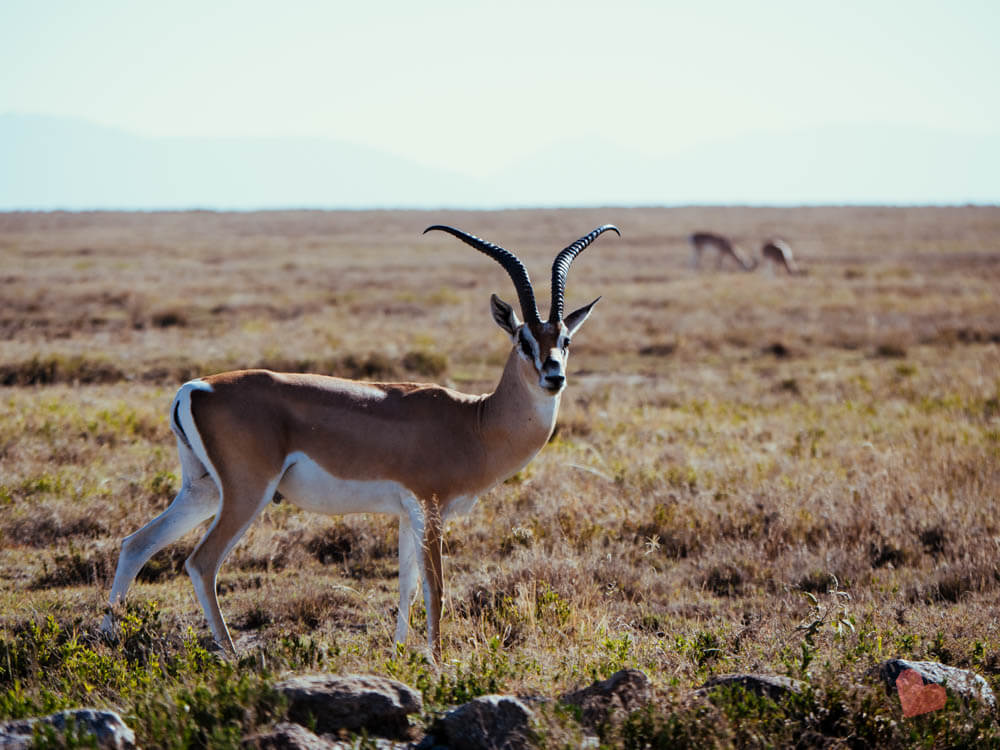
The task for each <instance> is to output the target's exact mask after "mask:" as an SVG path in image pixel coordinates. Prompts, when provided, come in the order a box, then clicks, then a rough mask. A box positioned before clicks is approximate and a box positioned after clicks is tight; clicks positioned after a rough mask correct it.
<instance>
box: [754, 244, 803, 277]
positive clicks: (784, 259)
mask: <svg viewBox="0 0 1000 750" xmlns="http://www.w3.org/2000/svg"><path fill="white" fill-rule="evenodd" d="M760 256H761V257H762V258H763V259H764V260H766V261H768V264H767V266H768V272H769V273H771V274H772V275H773V274H774V269H775V267H776V266H784V268H785V270H786V271H787V272H788V273H790V274H792V275H801V274H802V270H801V269H800V268H799V267H798V265H796V263H795V257H794V256H793V255H792V248H791V247H789V246H788V243H787V242H785V241H784V240H780V239H777V238H773V239H770V240H768V241H767V242H765V243H764V245H763V247H761V249H760Z"/></svg>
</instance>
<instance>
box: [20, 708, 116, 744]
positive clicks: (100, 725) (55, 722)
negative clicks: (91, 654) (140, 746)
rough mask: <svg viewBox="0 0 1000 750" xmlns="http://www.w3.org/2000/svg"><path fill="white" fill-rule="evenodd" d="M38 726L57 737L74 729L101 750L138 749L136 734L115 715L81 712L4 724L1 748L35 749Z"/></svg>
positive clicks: (66, 712)
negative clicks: (68, 728) (33, 746)
mask: <svg viewBox="0 0 1000 750" xmlns="http://www.w3.org/2000/svg"><path fill="white" fill-rule="evenodd" d="M37 724H44V725H48V726H51V727H52V729H53V730H55V732H56V733H57V734H63V733H64V732H65V731H66V728H67V727H68V726H69V725H72V726H73V727H74V729H75V733H76V735H77V736H78V737H93V738H94V739H96V740H97V747H99V748H112V749H113V750H130V749H131V748H134V747H135V732H133V731H132V730H131V729H129V727H128V726H127V725H126V724H125V722H124V721H122V717H121V716H119V715H118V714H116V713H115V712H114V711H104V710H98V709H94V708H78V709H75V710H71V711H60V712H59V713H55V714H51V715H49V716H43V717H40V718H35V719H22V720H20V721H9V722H3V723H0V748H3V750H15V749H17V750H20V748H28V747H31V738H32V736H33V734H34V731H35V726H36V725H37Z"/></svg>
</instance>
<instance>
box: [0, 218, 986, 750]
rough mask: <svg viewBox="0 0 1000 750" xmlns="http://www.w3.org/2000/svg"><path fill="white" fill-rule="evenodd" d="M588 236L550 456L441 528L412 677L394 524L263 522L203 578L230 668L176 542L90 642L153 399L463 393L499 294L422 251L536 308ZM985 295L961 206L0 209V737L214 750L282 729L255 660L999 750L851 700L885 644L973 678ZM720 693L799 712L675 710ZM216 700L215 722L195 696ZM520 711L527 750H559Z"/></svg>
mask: <svg viewBox="0 0 1000 750" xmlns="http://www.w3.org/2000/svg"><path fill="white" fill-rule="evenodd" d="M605 222H613V223H615V224H617V225H618V226H619V227H620V228H621V230H622V234H623V236H622V238H621V239H618V238H617V237H613V236H611V237H602V238H601V239H600V240H599V242H598V243H596V244H595V245H594V246H593V247H592V248H591V249H588V250H587V251H586V253H584V254H583V255H582V256H581V257H580V258H578V259H577V261H576V262H575V263H574V266H573V268H572V271H571V273H570V276H569V281H568V284H567V308H568V309H573V308H574V307H576V306H578V305H581V304H583V303H585V302H587V301H589V300H590V299H592V298H593V297H596V296H598V295H602V296H603V297H602V301H601V302H600V304H599V305H598V306H597V308H596V309H595V312H594V315H593V316H592V317H591V319H590V320H589V321H588V322H587V324H586V326H585V327H584V328H583V329H582V330H581V331H580V333H579V334H578V335H577V336H576V337H575V339H574V342H573V353H572V356H571V358H570V363H569V386H568V390H567V392H566V394H565V396H564V398H563V407H562V411H561V414H560V420H559V426H558V428H557V431H556V434H555V435H554V436H553V438H552V440H551V442H550V444H549V445H548V446H547V447H546V448H545V449H544V450H543V452H542V453H541V454H540V455H539V456H538V457H537V458H536V459H535V460H534V461H533V462H532V463H531V464H530V465H529V466H528V467H527V468H526V469H525V470H524V471H522V472H521V473H520V474H518V475H517V476H515V477H513V478H512V479H510V480H508V481H507V482H506V483H504V484H503V485H502V486H500V487H499V488H497V489H496V490H494V491H493V492H491V493H489V494H488V495H487V496H485V497H483V498H482V499H481V500H480V503H479V505H478V506H477V507H476V508H475V510H474V511H473V512H472V513H471V514H470V515H469V516H467V517H462V518H459V519H457V520H455V521H453V522H451V523H450V524H449V527H448V531H447V537H446V555H447V556H446V562H445V565H446V577H447V592H446V597H447V600H446V609H445V616H444V621H443V636H444V654H445V656H444V663H443V664H442V665H440V668H438V669H435V668H433V667H432V666H430V665H429V664H427V662H426V659H425V657H424V651H423V648H422V640H423V625H424V622H423V610H422V606H421V605H420V604H419V603H418V606H416V607H415V610H414V615H413V622H412V624H413V631H411V636H410V642H409V648H408V649H404V650H401V651H397V650H395V649H394V648H393V647H392V644H391V640H392V631H393V626H394V617H395V609H396V602H395V598H396V590H397V586H396V579H395V576H396V543H397V531H396V524H395V521H394V520H393V519H391V518H385V517H380V516H351V517H344V518H325V517H320V516H316V515H312V514H307V513H304V512H301V511H298V510H296V509H295V508H294V507H292V506H290V505H289V504H288V503H281V504H277V505H272V506H271V507H270V508H269V509H268V510H267V511H266V512H265V513H264V515H263V517H262V518H261V519H260V520H259V521H258V522H257V523H256V524H255V525H254V526H253V527H252V529H251V530H250V531H249V533H248V534H247V535H246V537H245V538H244V540H243V541H242V542H241V543H240V545H239V546H238V547H237V548H236V549H235V550H234V552H233V554H232V555H231V557H230V558H229V560H227V562H226V564H225V565H224V567H223V569H222V573H221V575H220V591H221V597H220V598H221V603H222V608H223V611H224V612H225V614H226V616H227V619H228V621H229V623H230V626H231V628H232V629H233V631H234V637H235V638H236V639H237V641H238V643H241V644H243V647H244V653H245V656H244V658H243V659H242V661H241V663H240V664H239V665H237V666H236V667H233V666H231V665H226V664H225V663H224V662H221V661H219V660H218V659H217V658H215V657H213V656H211V655H210V654H208V653H206V652H205V651H204V649H203V647H204V646H205V645H206V643H207V628H206V626H205V622H204V618H203V615H202V613H201V610H200V608H199V607H198V605H197V603H196V601H195V598H194V596H193V592H192V590H191V586H190V583H189V581H188V579H187V576H186V575H185V574H184V572H183V561H184V559H185V557H186V556H187V554H189V553H190V551H191V549H192V548H193V546H194V545H195V544H196V543H197V540H198V538H199V536H198V534H197V533H193V534H191V535H190V536H188V537H185V538H184V539H183V540H182V541H181V542H179V543H178V544H176V545H174V546H173V547H171V548H169V549H167V550H165V551H164V552H163V553H161V554H159V555H157V556H156V557H155V558H154V559H153V560H152V561H151V562H150V563H149V564H148V565H147V566H146V568H145V569H144V571H143V572H142V574H141V575H140V579H139V581H138V582H137V583H136V585H135V586H134V587H133V589H132V590H131V592H130V599H131V601H132V602H133V604H132V606H131V607H130V609H129V614H128V618H127V622H126V626H125V628H124V631H123V636H122V638H121V639H120V641H119V642H118V643H111V644H109V643H104V642H102V641H100V640H99V639H97V638H96V637H95V631H96V625H97V624H98V623H99V621H100V618H101V616H102V614H103V610H104V605H105V601H106V597H107V592H108V588H109V584H110V578H111V576H112V575H113V573H114V567H115V564H116V562H117V555H118V546H119V544H120V542H121V539H122V538H123V537H124V536H125V535H127V534H129V533H131V532H132V531H134V530H135V529H137V528H138V527H139V526H141V525H142V524H144V523H145V522H146V521H147V520H149V519H150V518H152V517H153V516H154V515H155V514H156V513H158V512H159V511H161V510H162V509H163V508H164V507H166V505H167V504H168V503H169V501H170V499H171V498H172V496H173V494H174V492H176V490H177V488H178V486H179V476H180V470H179V465H178V463H177V459H176V455H175V451H174V446H173V439H172V436H171V434H170V431H169V428H168V426H167V408H168V406H169V403H170V399H171V398H172V395H173V391H174V390H175V388H176V387H177V385H179V384H180V383H181V382H182V381H183V380H184V379H187V378H189V377H192V376H195V375H198V374H207V373H209V372H213V371H220V370H225V369H234V368H242V367H251V366H264V367H271V368H276V369H291V370H309V371H317V372H327V373H333V374H344V375H348V376H351V377H360V378H372V379H390V378H392V379H396V378H398V379H407V380H433V381H437V382H444V383H447V384H450V385H452V386H455V387H457V388H460V389H462V390H467V391H471V392H482V391H485V390H488V389H489V388H491V387H492V385H493V383H494V382H495V381H496V379H497V378H498V377H499V374H500V366H501V364H502V362H503V360H504V358H505V356H506V353H507V351H508V348H509V344H508V343H507V341H506V339H505V336H504V335H503V334H502V332H500V331H499V330H498V329H497V328H496V326H495V325H494V323H493V322H492V321H491V319H490V317H489V312H488V300H489V295H490V293H491V292H497V293H499V294H500V295H501V296H502V297H504V298H506V299H508V300H511V301H513V300H514V298H515V297H516V295H515V294H514V293H513V289H512V288H511V284H510V281H509V279H508V278H507V276H506V274H505V273H504V272H503V270H502V269H500V267H499V266H498V265H497V264H495V263H493V262H491V261H489V260H488V259H486V258H483V257H482V256H481V255H479V254H478V253H476V252H475V251H473V250H471V249H470V248H468V247H465V246H464V245H461V244H460V243H458V242H457V241H455V240H453V239H452V238H447V237H444V236H431V235H428V236H422V235H421V232H422V230H423V229H424V228H425V227H426V226H427V225H429V224H432V223H450V224H454V225H456V226H459V227H461V228H463V229H466V230H468V231H471V232H474V233H476V234H478V235H480V236H483V237H486V238H487V239H491V240H493V241H495V242H498V243H500V244H502V245H504V246H506V247H508V248H510V249H513V250H515V251H516V252H518V254H519V255H520V256H521V257H522V259H523V260H524V261H525V262H526V264H527V265H528V268H529V270H530V271H531V272H532V274H533V277H534V278H535V281H536V285H537V289H538V294H539V297H540V299H541V300H546V299H547V294H548V291H547V279H548V269H549V264H550V263H551V259H552V257H553V256H554V254H555V253H556V252H557V251H558V250H559V249H561V248H562V247H563V246H565V245H566V244H568V243H569V242H570V241H572V240H574V239H576V238H577V237H578V236H580V235H582V234H584V233H585V232H587V231H589V230H590V229H592V228H593V227H594V226H597V225H599V224H602V223H605ZM696 229H711V230H714V231H719V232H723V233H728V234H730V235H732V236H734V237H735V238H736V239H737V240H738V241H741V242H742V243H743V245H744V246H745V247H747V248H749V249H752V250H754V251H756V250H757V249H758V248H759V243H760V241H761V240H763V239H764V238H765V237H767V236H771V235H775V234H778V235H781V236H784V237H785V238H786V239H787V240H788V241H789V242H790V244H791V245H792V247H793V248H794V249H795V251H796V256H797V258H798V259H799V262H800V263H801V264H802V265H803V266H804V267H805V268H807V269H808V274H807V275H805V276H800V277H787V276H782V275H776V276H774V277H769V276H768V275H766V274H763V273H760V272H755V273H749V274H747V273H742V272H738V271H736V270H735V269H733V268H729V267H724V268H723V269H722V270H721V271H716V270H715V269H714V267H712V268H711V270H703V271H701V272H695V271H693V270H691V269H690V267H689V252H690V251H689V248H688V246H687V245H686V236H687V234H688V233H690V232H691V231H693V230H696ZM705 266H706V269H707V268H708V267H709V266H712V264H710V263H709V264H705ZM998 289H1000V209H998V208H995V207H965V208H962V207H954V208H848V207H844V208H787V209H776V208H775V209H770V208H678V209H652V208H649V209H642V208H635V209H622V208H609V209H587V210H560V211H547V210H525V211H504V212H447V211H442V212H275V213H244V214H227V213H221V214H220V213H210V212H192V213H153V214H143V213H128V214H115V213H93V214H87V213H82V214H68V213H49V214H30V213H26V214H0V342H2V345H0V346H2V348H0V384H2V385H3V388H0V539H2V546H0V581H2V588H0V640H2V642H3V648H2V649H0V693H2V695H0V718H3V717H7V716H20V715H25V714H27V713H31V712H32V711H39V710H44V709H48V708H58V707H62V706H65V705H78V704H80V703H83V702H89V703H91V704H98V705H111V706H115V707H118V708H119V709H121V710H123V711H125V712H126V713H127V714H128V715H130V716H134V717H136V718H135V719H134V721H135V723H136V724H137V725H138V731H139V735H140V740H141V744H142V745H143V746H146V747H156V746H164V747H165V746H184V745H198V744H202V745H213V746H214V745H220V746H221V745H226V744H227V743H228V744H233V743H235V742H238V735H239V734H240V733H241V732H244V731H248V730H249V729H252V728H254V727H257V726H263V725H266V724H267V723H268V722H270V721H273V720H275V718H276V717H280V711H281V708H280V704H273V703H272V702H269V698H268V696H269V694H268V692H267V690H268V686H269V685H270V684H271V683H272V682H273V680H274V678H275V677H276V676H277V675H278V674H280V673H281V672H283V671H286V670H301V669H311V668H323V669H330V670H334V671H344V672H376V673H381V674H387V675H390V676H395V677H398V678H400V679H403V680H406V681H409V682H411V684H415V685H416V686H418V687H419V688H420V689H421V690H422V691H423V692H424V696H425V700H426V701H427V704H428V716H430V715H431V714H432V713H433V712H434V711H437V710H440V709H441V708H442V707H443V706H444V705H446V704H448V703H451V702H458V701H459V700H460V699H462V698H464V697H468V696H470V695H476V694H480V693H484V692H509V693H520V694H531V695H544V696H550V697H554V696H557V695H559V694H560V693H562V692H565V691H567V690H570V689H574V688H576V687H579V686H581V685H585V684H588V683H589V682H590V681H591V680H593V679H596V678H603V677H606V676H608V675H609V674H610V673H612V672H613V671H615V670H617V669H619V668H621V667H624V666H632V667H637V668H639V669H642V670H644V671H645V672H646V673H647V674H648V675H649V676H650V678H651V680H652V681H653V683H654V686H655V687H656V691H657V702H656V704H655V706H654V709H655V710H654V711H652V712H651V713H648V714H644V715H643V716H642V717H633V719H632V720H631V723H629V724H627V725H626V726H625V727H624V728H622V727H618V728H605V730H603V731H604V734H602V738H603V741H604V742H606V743H607V744H608V745H609V746H616V745H622V746H629V747H643V746H653V747H667V746H674V745H684V744H691V745H699V746H710V745H717V746H731V745H766V744H768V743H773V744H778V745H780V744H785V743H786V741H791V740H789V739H788V738H789V737H795V738H796V741H800V742H804V743H805V745H803V746H808V745H816V746H824V745H825V744H827V743H829V744H838V743H839V744H847V745H859V744H861V745H863V744H865V743H866V742H877V743H879V744H883V745H884V746H905V745H906V744H908V743H909V742H910V741H920V742H927V743H929V744H931V745H935V744H956V743H957V744H962V743H963V742H971V741H970V740H969V737H973V739H974V738H975V737H980V738H981V737H985V736H989V737H993V738H994V741H996V737H997V731H998V730H997V725H996V722H995V719H994V718H993V717H992V716H986V717H984V716H983V715H981V714H978V713H976V711H977V710H978V709H976V707H974V706H963V705H960V704H955V705H953V704H952V703H949V706H948V709H947V711H946V712H939V714H938V715H937V716H936V717H931V718H927V717H922V718H916V719H906V720H904V719H902V718H901V713H900V710H899V705H898V701H896V702H895V703H894V702H893V701H894V697H893V696H887V695H886V694H885V693H884V692H882V691H881V689H880V688H877V687H876V686H873V685H871V684H866V683H864V681H863V679H862V678H861V675H862V674H863V673H864V671H865V670H866V669H867V668H869V667H871V666H872V665H874V664H876V663H877V662H878V661H880V660H881V659H884V658H889V657H892V656H899V657H905V658H916V659H933V660H939V661H944V662H947V663H949V664H952V665H954V666H959V667H965V668H970V669H974V670H976V671H978V672H979V673H980V674H982V675H983V676H984V677H986V679H987V680H988V681H989V682H991V683H992V685H993V687H994V689H996V688H998V687H1000V631H998V620H997V617H998V615H997V611H998V610H997V608H996V602H997V599H998V593H1000V564H998V553H1000V516H998V512H997V511H998V508H997V498H998V497H1000V295H998V294H997V290H998ZM543 304H544V302H543ZM227 670H228V671H227ZM748 670H754V671H761V672H770V673H777V674H787V675H791V676H793V677H796V678H797V679H803V680H806V681H807V682H809V684H810V685H811V686H812V687H813V689H814V691H815V692H814V693H811V694H810V695H811V697H810V699H809V700H811V701H813V703H811V704H810V705H809V707H807V708H808V710H807V709H806V708H802V707H801V706H800V707H798V708H796V707H795V706H791V707H790V706H782V707H778V708H775V707H765V708H767V710H765V708H762V707H761V706H750V707H747V706H746V705H744V704H739V703H738V702H734V703H725V702H724V701H723V702H717V703H715V704H708V705H702V704H699V703H697V702H692V700H693V699H690V698H689V697H688V696H689V691H690V689H691V688H693V687H696V686H698V685H700V684H701V683H702V682H704V681H705V679H706V678H708V677H709V676H711V675H713V674H717V673H722V672H732V671H748ZM236 674H240V675H242V676H241V677H240V678H239V680H238V681H237V677H236ZM88 675H89V676H88ZM223 677H225V679H223ZM248 680H249V682H247V681H248ZM234 684H236V685H237V686H238V687H237V688H234V687H232V685H234ZM198 690H207V691H208V692H207V693H204V694H203V693H199V692H198ZM241 691H242V692H241ZM199 695H202V697H203V702H204V704H205V705H204V706H202V703H198V700H199V698H198V696H199ZM204 695H208V696H210V699H208V698H204ZM220 696H221V697H220ZM227 700H228V701H229V702H230V703H233V704H238V705H240V706H242V707H243V710H242V711H237V712H236V714H234V716H235V717H236V718H233V716H229V715H228V714H225V715H224V712H223V711H222V709H217V708H211V709H210V708H208V707H207V706H223V705H228V704H227ZM184 705H187V706H189V709H190V707H191V706H195V708H198V707H199V706H202V708H203V709H204V711H203V713H201V714H199V713H198V711H197V710H196V711H195V712H194V713H195V714H196V715H197V718H196V719H192V718H190V716H191V712H190V710H186V711H187V713H185V710H180V709H178V708H177V707H178V706H184ZM838 707H839V708H838ZM251 709H252V710H251ZM199 710H201V709H199ZM772 710H773V711H779V713H778V714H774V713H768V711H772ZM213 712H214V713H213ZM741 712H742V713H741ZM780 712H784V713H780ZM838 712H839V713H838ZM774 715H778V716H780V717H781V719H782V720H781V721H777V722H773V721H771V718H773V716H774ZM149 717H152V718H149ZM670 717H673V718H670ZM810 717H811V718H810ZM816 717H819V718H816ZM548 722H549V723H548V725H547V728H546V729H545V732H543V734H542V736H541V740H542V741H543V742H547V743H548V745H549V746H561V745H570V746H571V745H572V744H573V742H574V739H573V738H574V737H578V735H576V734H574V732H575V731H576V729H575V728H574V727H575V724H574V721H573V719H572V717H567V716H561V715H551V716H549V718H548ZM178 727H180V729H178ZM206 727H207V728H206ZM963 727H964V728H963ZM969 727H972V728H971V729H969ZM185 732H186V734H185ZM213 732H214V734H213ZM227 732H229V733H228V734H227ZM963 732H965V734H963ZM970 732H971V733H972V734H971V735H970V734H969V733H970ZM990 732H992V733H993V734H990ZM166 736H169V737H171V738H172V739H171V740H169V741H168V740H166V739H164V737H166ZM803 738H805V739H803ZM810 738H812V739H810ZM171 743H172V744H171ZM630 743H631V744H630ZM643 743H646V744H645V745H644V744H643ZM671 743H674V744H671ZM971 744H974V743H971Z"/></svg>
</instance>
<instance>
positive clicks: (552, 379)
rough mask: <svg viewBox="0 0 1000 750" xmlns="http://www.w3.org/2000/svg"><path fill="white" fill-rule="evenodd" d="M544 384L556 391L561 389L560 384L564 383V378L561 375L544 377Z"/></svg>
mask: <svg viewBox="0 0 1000 750" xmlns="http://www.w3.org/2000/svg"><path fill="white" fill-rule="evenodd" d="M545 382H546V384H548V386H549V387H550V388H552V390H556V389H557V388H561V387H562V384H563V383H565V382H566V378H565V376H563V375H546V376H545Z"/></svg>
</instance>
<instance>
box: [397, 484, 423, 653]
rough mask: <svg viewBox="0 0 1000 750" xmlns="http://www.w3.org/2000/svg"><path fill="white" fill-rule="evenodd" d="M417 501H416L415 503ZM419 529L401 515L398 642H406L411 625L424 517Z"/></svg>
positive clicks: (418, 573) (418, 520) (406, 517)
mask: <svg viewBox="0 0 1000 750" xmlns="http://www.w3.org/2000/svg"><path fill="white" fill-rule="evenodd" d="M415 502H416V501H414V503H415ZM417 523H419V529H416V528H414V525H413V523H412V522H411V521H410V518H409V517H408V516H406V515H405V514H404V515H401V516H400V517H399V614H398V615H397V618H396V643H406V633H407V631H408V630H409V626H410V607H411V606H412V604H413V597H414V596H415V595H416V593H417V582H418V579H419V577H420V563H419V561H418V560H417V548H418V546H419V545H420V544H422V543H423V518H422V514H421V517H418V518H417Z"/></svg>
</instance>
